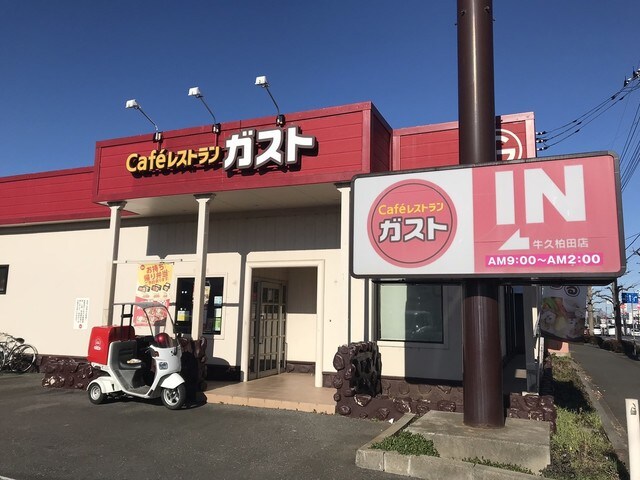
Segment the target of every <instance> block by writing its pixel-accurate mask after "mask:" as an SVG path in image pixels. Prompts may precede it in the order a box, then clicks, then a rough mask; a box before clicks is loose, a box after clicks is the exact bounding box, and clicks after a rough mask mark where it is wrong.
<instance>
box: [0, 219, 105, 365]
mask: <svg viewBox="0 0 640 480" xmlns="http://www.w3.org/2000/svg"><path fill="white" fill-rule="evenodd" d="M98 226H101V227H102V228H96V227H98ZM7 232H8V230H4V231H3V232H2V234H0V264H8V265H9V277H8V282H7V293H6V294H5V295H0V331H1V332H6V333H9V334H11V335H13V336H16V337H23V338H24V339H25V340H26V341H27V342H28V343H31V344H32V345H34V346H35V347H36V349H37V350H38V352H39V353H41V354H64V355H77V356H85V355H86V353H87V346H88V343H89V330H88V329H87V330H77V329H74V311H75V301H76V299H77V298H88V299H89V328H91V327H92V326H94V325H100V324H101V315H102V297H103V294H104V281H105V269H106V266H107V256H106V251H107V242H106V240H107V226H106V224H105V223H104V222H101V223H94V224H86V223H83V224H69V225H54V226H48V227H39V228H34V229H29V230H26V229H12V230H11V232H12V233H7Z"/></svg>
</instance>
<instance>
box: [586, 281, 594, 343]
mask: <svg viewBox="0 0 640 480" xmlns="http://www.w3.org/2000/svg"><path fill="white" fill-rule="evenodd" d="M587 322H588V325H589V335H593V327H594V324H593V287H592V286H588V287H587Z"/></svg>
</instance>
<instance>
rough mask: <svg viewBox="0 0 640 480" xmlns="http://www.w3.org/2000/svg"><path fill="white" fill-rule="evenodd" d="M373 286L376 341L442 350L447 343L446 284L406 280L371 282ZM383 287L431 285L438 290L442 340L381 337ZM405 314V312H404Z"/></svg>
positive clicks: (383, 343) (384, 343)
mask: <svg viewBox="0 0 640 480" xmlns="http://www.w3.org/2000/svg"><path fill="white" fill-rule="evenodd" d="M373 285H374V304H373V306H374V319H375V325H374V328H375V335H376V340H377V342H378V343H379V344H381V345H389V346H393V345H405V346H411V345H414V346H423V347H429V348H444V347H446V346H447V345H448V342H449V338H448V337H449V332H448V322H447V321H446V318H447V315H448V311H447V307H446V302H445V297H446V296H447V290H446V288H445V287H446V286H447V285H448V284H446V283H434V282H420V281H407V280H377V281H374V282H373ZM384 285H405V286H410V285H432V286H437V287H439V288H440V313H441V316H440V322H441V330H442V340H440V341H429V340H416V339H413V338H412V339H407V338H404V339H402V340H399V339H386V338H383V337H382V308H381V303H380V302H381V297H382V296H381V289H382V287H383V286H384ZM405 312H406V310H405Z"/></svg>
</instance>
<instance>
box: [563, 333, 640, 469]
mask: <svg viewBox="0 0 640 480" xmlns="http://www.w3.org/2000/svg"><path fill="white" fill-rule="evenodd" d="M570 353H571V357H572V358H573V359H574V360H575V361H576V362H577V363H578V364H579V366H580V367H581V369H582V372H581V373H582V375H581V378H582V380H583V382H584V384H585V387H586V388H587V392H588V394H589V397H590V399H591V402H592V403H593V404H594V407H595V408H596V410H597V411H598V414H599V415H600V418H601V419H602V423H603V426H604V428H605V431H606V432H607V436H608V437H609V440H610V441H611V443H612V445H613V448H614V449H615V450H616V453H617V454H618V457H619V458H620V460H622V461H623V462H624V463H625V464H626V465H627V466H628V465H629V447H628V443H627V431H626V426H627V418H626V412H625V399H626V398H636V399H640V362H638V361H636V360H632V359H630V358H629V357H627V356H626V355H624V354H620V353H613V352H610V351H607V350H603V349H601V348H599V347H598V346H597V345H591V344H571V346H570Z"/></svg>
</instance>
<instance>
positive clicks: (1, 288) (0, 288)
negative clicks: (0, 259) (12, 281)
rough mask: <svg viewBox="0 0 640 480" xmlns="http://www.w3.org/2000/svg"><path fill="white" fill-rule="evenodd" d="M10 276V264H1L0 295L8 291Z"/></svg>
mask: <svg viewBox="0 0 640 480" xmlns="http://www.w3.org/2000/svg"><path fill="white" fill-rule="evenodd" d="M8 278H9V265H0V295H5V294H6V293H7V279H8Z"/></svg>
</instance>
